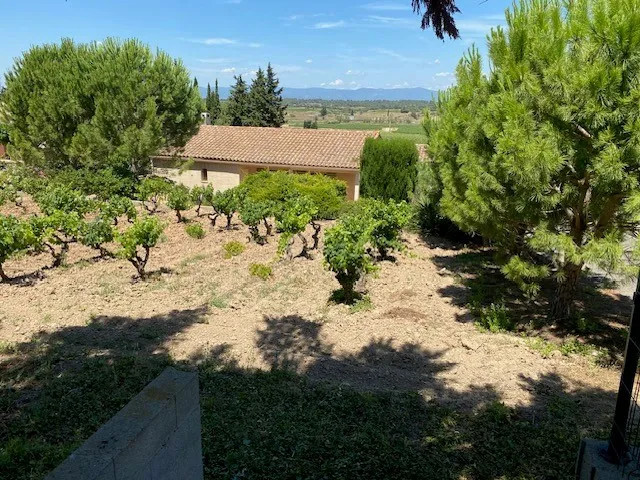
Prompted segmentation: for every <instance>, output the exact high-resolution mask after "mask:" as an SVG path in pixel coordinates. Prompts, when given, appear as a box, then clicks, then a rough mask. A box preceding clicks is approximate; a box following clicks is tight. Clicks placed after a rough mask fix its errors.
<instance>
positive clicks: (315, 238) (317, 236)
mask: <svg viewBox="0 0 640 480" xmlns="http://www.w3.org/2000/svg"><path fill="white" fill-rule="evenodd" d="M311 227H312V228H313V235H312V236H311V238H313V246H312V247H311V250H317V248H318V244H319V243H320V230H321V228H322V227H321V226H320V224H318V223H316V222H314V221H313V220H312V221H311Z"/></svg>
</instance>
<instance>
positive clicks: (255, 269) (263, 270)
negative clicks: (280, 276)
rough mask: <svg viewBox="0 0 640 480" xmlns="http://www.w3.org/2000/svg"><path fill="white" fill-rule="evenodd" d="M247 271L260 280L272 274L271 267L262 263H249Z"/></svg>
mask: <svg viewBox="0 0 640 480" xmlns="http://www.w3.org/2000/svg"><path fill="white" fill-rule="evenodd" d="M249 273H251V275H253V276H254V277H259V278H261V279H262V280H266V279H268V278H269V277H271V275H272V274H273V269H272V268H271V266H269V265H264V264H262V263H252V264H251V265H249Z"/></svg>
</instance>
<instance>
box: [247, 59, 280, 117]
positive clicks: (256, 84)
mask: <svg viewBox="0 0 640 480" xmlns="http://www.w3.org/2000/svg"><path fill="white" fill-rule="evenodd" d="M249 102H250V107H249V108H250V112H251V113H250V125H251V126H253V127H271V126H276V125H272V124H271V116H270V112H271V97H270V96H269V91H268V90H267V79H266V77H265V76H264V71H263V70H262V69H261V68H258V71H257V72H256V78H254V80H253V82H252V83H251V91H250V93H249ZM277 126H279V125H277Z"/></svg>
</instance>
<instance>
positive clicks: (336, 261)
mask: <svg viewBox="0 0 640 480" xmlns="http://www.w3.org/2000/svg"><path fill="white" fill-rule="evenodd" d="M370 228H371V227H370V222H369V220H368V219H366V218H362V217H358V216H356V215H349V216H347V217H345V218H342V219H341V220H339V221H338V223H337V224H336V225H335V226H334V227H332V228H330V229H328V230H327V231H326V233H325V239H324V252H323V253H324V260H325V264H326V266H327V268H329V270H331V271H332V272H334V273H335V275H336V279H337V280H338V282H339V283H340V285H341V286H342V291H343V298H344V301H345V303H347V304H352V303H353V300H354V287H355V284H356V282H358V280H360V278H361V277H362V275H364V274H365V273H367V272H369V271H371V269H372V268H373V267H372V264H371V258H370V257H369V255H368V254H367V250H366V249H367V244H368V241H369V229H370Z"/></svg>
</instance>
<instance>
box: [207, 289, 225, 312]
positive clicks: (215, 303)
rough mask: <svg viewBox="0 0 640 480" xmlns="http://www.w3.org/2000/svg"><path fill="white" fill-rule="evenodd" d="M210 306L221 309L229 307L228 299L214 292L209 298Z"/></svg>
mask: <svg viewBox="0 0 640 480" xmlns="http://www.w3.org/2000/svg"><path fill="white" fill-rule="evenodd" d="M209 306H210V307H213V308H220V309H222V308H227V301H226V300H225V299H224V298H223V297H222V296H220V295H219V294H218V293H217V292H213V293H212V294H211V298H210V299H209Z"/></svg>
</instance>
